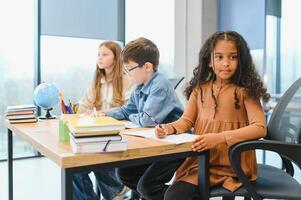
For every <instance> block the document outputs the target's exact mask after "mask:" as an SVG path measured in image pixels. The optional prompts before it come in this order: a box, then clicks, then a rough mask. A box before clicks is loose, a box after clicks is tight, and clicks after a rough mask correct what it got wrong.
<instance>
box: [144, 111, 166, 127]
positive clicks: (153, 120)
mask: <svg viewBox="0 0 301 200" xmlns="http://www.w3.org/2000/svg"><path fill="white" fill-rule="evenodd" d="M144 113H145V114H146V115H147V116H148V117H149V118H150V119H151V120H152V122H154V123H155V124H157V125H158V126H159V127H160V128H162V125H161V124H160V123H158V122H157V121H156V120H155V118H153V117H152V116H150V115H149V114H148V113H147V112H145V111H144Z"/></svg>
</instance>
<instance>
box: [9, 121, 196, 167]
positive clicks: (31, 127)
mask: <svg viewBox="0 0 301 200" xmlns="http://www.w3.org/2000/svg"><path fill="white" fill-rule="evenodd" d="M58 122H59V121H58V120H43V121H39V122H37V123H22V124H10V123H9V122H8V121H5V126H6V127H7V128H9V129H10V130H12V131H13V132H14V133H16V134H17V135H18V136H20V137H21V138H22V139H24V140H25V141H26V142H28V143H29V144H31V145H32V146H33V147H35V148H36V149H37V150H38V151H39V152H41V153H42V154H43V155H45V156H46V157H47V158H49V159H51V160H52V161H53V162H55V163H56V164H57V165H59V166H60V167H61V168H72V167H81V166H88V165H93V164H101V163H109V162H115V161H122V160H130V159H136V158H144V157H151V156H158V155H166V154H172V153H180V152H189V151H191V143H184V144H180V145H175V144H171V143H166V142H162V141H157V140H152V139H146V138H141V137H135V136H129V135H123V137H124V138H125V139H126V140H127V141H128V150H126V151H122V152H110V153H97V154H74V153H73V152H72V150H71V146H70V144H69V142H61V141H60V140H59V123H58ZM140 130H141V129H140ZM131 131H134V130H131Z"/></svg>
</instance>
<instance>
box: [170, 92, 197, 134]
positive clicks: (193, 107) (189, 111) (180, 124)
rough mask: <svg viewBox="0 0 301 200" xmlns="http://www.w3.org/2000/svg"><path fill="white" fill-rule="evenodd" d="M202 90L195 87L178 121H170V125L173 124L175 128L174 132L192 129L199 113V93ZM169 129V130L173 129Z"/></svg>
mask: <svg viewBox="0 0 301 200" xmlns="http://www.w3.org/2000/svg"><path fill="white" fill-rule="evenodd" d="M199 92H200V91H199V90H198V89H194V90H193V91H192V93H191V95H190V97H189V100H188V102H187V105H186V107H185V110H184V113H183V115H182V117H181V118H180V119H178V120H177V121H175V122H173V123H170V124H168V125H170V126H172V127H173V129H174V131H175V132H174V133H184V132H187V131H188V130H190V129H191V128H192V127H193V126H194V123H195V120H196V118H197V113H198V110H199V109H198V100H197V99H198V93H199ZM173 129H169V130H173ZM168 134H171V133H168Z"/></svg>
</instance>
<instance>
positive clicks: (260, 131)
mask: <svg viewBox="0 0 301 200" xmlns="http://www.w3.org/2000/svg"><path fill="white" fill-rule="evenodd" d="M202 90H203V92H202V94H203V95H202V96H203V102H202V101H201V90H200V89H199V88H195V89H194V90H193V92H192V93H191V95H190V98H189V101H188V103H187V105H186V109H185V111H184V113H183V115H182V117H181V118H180V119H179V120H177V121H175V122H173V123H171V124H170V125H172V126H173V127H174V128H175V130H176V133H183V132H186V131H188V130H189V129H191V128H192V127H193V128H194V129H193V132H194V133H195V134H199V135H201V134H206V133H216V134H223V136H224V137H225V141H226V142H225V143H223V144H219V145H218V146H217V147H216V148H214V149H211V150H210V175H209V177H210V185H211V186H216V185H222V186H223V187H224V188H226V189H228V190H230V191H235V190H236V189H238V188H239V187H240V186H241V183H240V182H239V181H238V179H237V178H236V175H235V173H234V171H233V169H232V167H231V164H230V161H229V157H228V150H229V147H231V146H232V145H233V144H236V143H239V142H242V141H245V140H250V139H256V138H261V137H264V136H265V135H266V121H265V116H264V112H263V109H262V107H261V104H260V101H259V99H254V98H251V97H249V96H248V95H247V94H246V92H245V90H244V89H243V88H241V87H238V86H236V85H234V84H232V83H227V84H223V85H222V84H216V83H214V84H213V83H212V82H207V83H205V84H203V85H202ZM212 91H213V93H214V96H215V99H216V102H217V104H215V101H214V98H213V96H212ZM235 93H236V94H237V95H236V96H237V97H238V99H239V106H240V108H239V109H236V108H235V95H234V94H235ZM241 165H242V168H243V170H244V172H245V173H246V175H247V176H248V177H249V178H250V179H251V180H255V179H256V177H257V164H256V155H255V151H247V152H244V153H243V154H242V155H241ZM197 175H198V166H197V160H196V158H193V157H190V158H187V159H186V161H185V162H184V163H183V164H182V165H181V167H180V168H179V169H178V170H177V172H176V180H175V181H179V180H182V181H186V182H189V183H192V184H195V185H197V184H198V178H197V177H198V176H197Z"/></svg>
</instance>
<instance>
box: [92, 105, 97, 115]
mask: <svg viewBox="0 0 301 200" xmlns="http://www.w3.org/2000/svg"><path fill="white" fill-rule="evenodd" d="M93 114H94V117H97V111H96V108H95V107H93Z"/></svg>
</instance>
